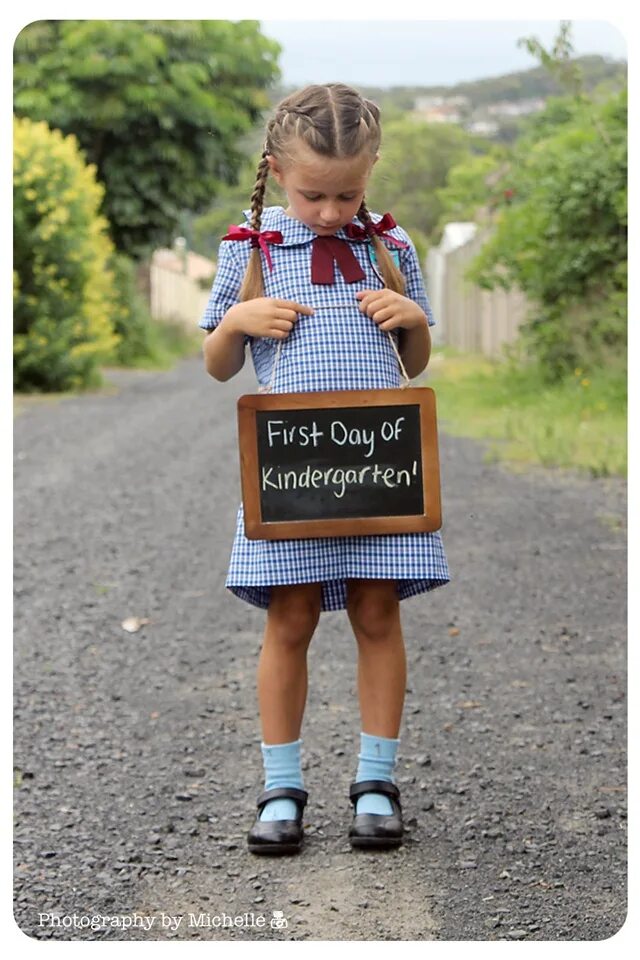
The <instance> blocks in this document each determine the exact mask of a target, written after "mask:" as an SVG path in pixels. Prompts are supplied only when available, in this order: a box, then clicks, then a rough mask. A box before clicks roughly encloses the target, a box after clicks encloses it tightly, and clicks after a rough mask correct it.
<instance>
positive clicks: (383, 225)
mask: <svg viewBox="0 0 640 960" xmlns="http://www.w3.org/2000/svg"><path fill="white" fill-rule="evenodd" d="M397 226H398V224H397V223H396V222H395V220H394V219H393V217H392V216H391V214H390V213H385V215H384V216H383V217H382V219H381V220H378V222H377V223H368V224H367V225H366V227H359V226H358V225H357V224H356V223H348V224H347V225H346V226H345V228H344V230H345V233H346V235H347V236H348V237H349V239H350V240H367V239H368V238H369V237H371V236H373V234H376V236H378V237H384V239H385V240H388V241H389V243H392V244H393V246H394V247H408V246H409V244H408V243H405V242H404V241H403V240H397V239H396V238H395V237H390V236H389V234H388V233H387V231H388V230H393V228H394V227H397Z"/></svg>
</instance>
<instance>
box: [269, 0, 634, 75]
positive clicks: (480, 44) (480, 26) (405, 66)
mask: <svg viewBox="0 0 640 960" xmlns="http://www.w3.org/2000/svg"><path fill="white" fill-rule="evenodd" d="M603 6H604V5H603ZM571 24H572V27H571V37H572V42H573V47H574V50H575V53H576V54H577V55H581V54H586V53H598V54H601V55H603V56H607V57H612V58H614V59H617V60H618V59H622V60H626V58H627V46H626V40H625V37H624V36H623V35H622V34H621V32H620V30H619V29H618V28H617V27H616V26H614V25H613V24H611V23H607V22H606V21H602V20H599V21H598V20H572V21H571ZM559 26H560V20H506V19H504V20H499V19H496V20H292V19H291V20H285V19H284V18H283V19H280V20H262V21H261V31H262V33H264V34H265V35H266V36H268V37H271V38H273V39H274V40H277V41H278V42H279V43H280V44H281V45H282V47H283V52H282V54H281V56H280V66H281V69H282V73H283V78H282V82H283V83H284V84H287V85H289V84H300V85H303V84H306V83H327V82H330V81H332V80H340V81H342V82H344V83H352V84H356V85H357V84H358V83H360V84H363V85H370V86H380V87H388V86H402V85H407V86H412V85H419V86H434V85H439V84H445V85H450V84H455V83H459V82H461V81H465V80H478V79H480V78H482V77H494V76H499V75H501V74H504V73H511V72H514V71H518V70H528V69H531V68H532V67H536V66H537V65H538V63H537V61H536V60H535V59H534V58H533V57H532V56H531V54H529V53H528V52H527V51H526V49H523V48H521V47H518V45H517V43H518V38H519V37H529V36H535V37H537V38H538V39H539V40H540V41H541V43H543V45H544V46H548V45H550V44H551V43H552V42H553V40H554V38H555V37H556V36H557V34H558V30H559Z"/></svg>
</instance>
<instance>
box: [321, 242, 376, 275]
mask: <svg viewBox="0 0 640 960" xmlns="http://www.w3.org/2000/svg"><path fill="white" fill-rule="evenodd" d="M334 260H335V261H336V263H337V264H338V267H339V268H340V272H341V274H342V276H343V277H344V279H345V280H346V281H347V283H354V282H355V281H356V280H365V279H366V274H365V272H364V270H363V269H362V267H361V266H360V264H359V263H358V261H357V259H356V257H355V255H354V253H353V250H352V249H351V247H350V246H349V244H348V243H347V241H346V240H341V239H340V238H339V237H316V238H315V240H314V241H313V243H312V244H311V283H333V261H334Z"/></svg>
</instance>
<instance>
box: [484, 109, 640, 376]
mask: <svg viewBox="0 0 640 960" xmlns="http://www.w3.org/2000/svg"><path fill="white" fill-rule="evenodd" d="M551 110H552V112H553V115H554V117H555V120H556V121H558V119H559V118H560V117H561V116H563V115H564V117H565V120H564V122H555V123H553V124H552V123H546V124H545V123H543V122H538V123H537V124H536V125H535V126H532V128H531V130H530V133H529V135H528V136H527V137H524V138H522V140H521V141H519V142H518V144H517V146H516V149H515V152H514V156H513V160H512V164H511V171H510V184H511V186H512V188H513V191H514V202H513V203H512V204H510V205H507V204H505V205H503V206H502V208H501V209H500V210H499V211H498V212H497V215H496V220H495V230H494V232H493V233H492V235H491V237H490V238H489V240H488V241H487V243H486V244H485V246H484V247H483V248H482V251H481V252H480V254H479V257H478V258H477V260H476V261H475V264H474V269H473V277H474V279H476V280H477V281H478V282H480V283H482V284H483V285H485V286H488V287H492V286H495V285H496V284H500V285H502V286H505V287H509V286H511V285H514V284H515V285H517V286H518V287H519V288H520V289H522V290H523V291H524V293H525V294H526V295H527V296H528V297H529V299H530V300H531V301H532V302H533V303H534V304H535V305H536V312H535V317H534V319H533V321H532V325H531V327H530V330H529V335H530V342H531V344H532V346H533V348H534V351H535V352H536V353H537V354H538V356H539V357H540V358H541V359H542V361H543V363H544V365H545V368H546V370H547V372H548V374H549V376H550V378H551V379H553V378H555V377H560V376H562V375H563V373H565V372H566V371H567V370H571V369H573V368H574V367H575V366H583V367H589V366H590V365H592V364H593V363H598V362H600V361H601V359H602V355H603V348H606V350H607V351H608V352H609V353H615V352H617V353H618V355H619V354H620V353H621V351H624V344H625V336H626V327H625V323H626V321H625V301H626V262H627V232H626V226H627V147H626V117H627V97H626V92H622V93H619V94H616V95H615V96H614V97H612V98H611V99H610V100H609V101H607V102H605V103H590V102H583V101H582V100H575V99H569V98H567V99H566V100H565V101H564V103H563V106H562V110H560V109H559V108H558V105H557V104H553V105H552V106H551Z"/></svg>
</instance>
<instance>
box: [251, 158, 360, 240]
mask: <svg viewBox="0 0 640 960" xmlns="http://www.w3.org/2000/svg"><path fill="white" fill-rule="evenodd" d="M377 159H378V157H377V155H376V156H372V155H371V154H370V153H368V152H363V153H359V154H357V156H355V157H347V158H345V159H342V160H337V159H334V158H332V157H324V156H322V155H321V154H319V153H316V152H315V151H314V150H311V149H310V148H309V147H307V145H306V144H304V143H300V142H298V143H296V144H295V146H294V149H293V150H292V157H291V159H287V161H282V160H278V159H276V158H275V157H273V156H270V157H269V166H270V168H271V173H272V174H273V176H274V178H275V180H276V181H277V182H278V183H279V184H280V186H281V187H282V189H283V190H284V192H285V193H286V195H287V199H288V201H289V206H288V207H287V209H286V210H285V213H286V214H287V215H288V216H290V217H295V219H296V220H301V221H302V223H304V224H306V226H307V227H309V228H310V229H311V230H313V231H314V233H317V234H318V235H319V236H321V237H328V236H331V234H333V233H335V232H336V230H338V229H339V228H340V227H343V226H344V225H345V224H347V223H350V222H351V220H352V219H353V217H354V216H355V215H356V213H357V212H358V209H359V207H360V204H361V203H362V198H363V197H364V193H365V189H366V186H367V181H368V179H369V175H370V173H371V170H372V168H373V165H374V163H375V162H376V160H377Z"/></svg>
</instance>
